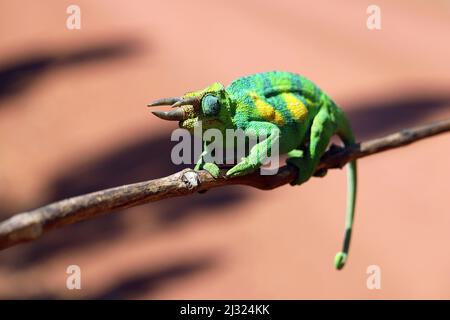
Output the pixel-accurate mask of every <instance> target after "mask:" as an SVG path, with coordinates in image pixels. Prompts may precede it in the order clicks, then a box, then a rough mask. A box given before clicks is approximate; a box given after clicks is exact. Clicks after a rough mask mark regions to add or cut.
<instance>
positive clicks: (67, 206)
mask: <svg viewBox="0 0 450 320" xmlns="http://www.w3.org/2000/svg"><path fill="white" fill-rule="evenodd" d="M447 131H450V119H448V120H444V121H440V122H435V123H432V124H429V125H425V126H419V127H415V128H411V129H406V130H402V131H400V132H397V133H394V134H391V135H388V136H385V137H382V138H378V139H373V140H369V141H366V142H362V143H359V144H355V145H352V146H349V147H346V148H341V147H337V146H332V147H331V148H330V150H328V151H327V152H326V153H325V155H324V156H323V157H322V160H321V162H320V164H319V165H318V167H317V169H316V170H320V169H333V168H342V167H343V166H344V165H345V164H346V163H347V162H349V161H351V160H354V159H358V158H363V157H366V156H369V155H372V154H375V153H378V152H382V151H385V150H389V149H393V148H398V147H402V146H404V145H407V144H410V143H412V142H415V141H418V140H420V139H424V138H427V137H430V136H433V135H437V134H439V133H443V132H447ZM224 172H225V171H224V170H222V172H221V176H220V177H219V178H217V179H214V178H213V177H212V176H211V175H210V174H209V173H208V172H207V171H204V170H201V171H194V170H192V169H185V170H182V171H180V172H177V173H175V174H172V175H170V176H167V177H164V178H160V179H155V180H149V181H145V182H139V183H133V184H129V185H124V186H120V187H115V188H111V189H106V190H101V191H97V192H93V193H89V194H86V195H82V196H77V197H73V198H69V199H65V200H61V201H58V202H55V203H52V204H49V205H46V206H44V207H41V208H38V209H35V210H31V211H28V212H24V213H19V214H16V215H14V216H12V217H11V218H9V219H7V220H5V221H3V222H1V223H0V250H1V249H5V248H8V247H11V246H13V245H16V244H18V243H21V242H27V241H32V240H35V239H37V238H39V237H41V236H42V235H43V234H44V233H46V232H48V231H50V230H53V229H56V228H60V227H63V226H66V225H70V224H72V223H75V222H78V221H82V220H87V219H92V218H95V217H97V216H100V215H102V214H105V213H109V212H111V211H114V210H117V209H122V208H128V207H133V206H137V205H141V204H144V203H148V202H155V201H159V200H162V199H167V198H172V197H180V196H186V195H189V194H193V193H195V192H199V191H205V190H208V189H213V188H218V187H222V186H226V185H227V186H228V185H247V186H251V187H255V188H258V189H263V190H270V189H274V188H277V187H280V186H282V185H285V184H287V183H289V182H291V181H292V180H294V179H295V178H296V174H297V172H296V169H295V168H293V167H291V166H284V167H281V168H280V169H279V171H278V173H277V174H276V175H266V176H261V175H260V174H259V172H255V173H253V174H250V175H246V176H242V177H236V178H225V176H224Z"/></svg>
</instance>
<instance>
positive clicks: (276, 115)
mask: <svg viewBox="0 0 450 320" xmlns="http://www.w3.org/2000/svg"><path fill="white" fill-rule="evenodd" d="M250 97H251V98H252V99H253V102H254V103H255V105H256V109H257V110H258V113H259V115H260V116H261V117H262V118H263V119H264V120H266V121H269V122H272V123H275V124H277V125H279V126H282V125H284V118H283V115H282V114H281V113H280V112H279V111H278V110H275V109H274V107H272V106H271V105H270V104H269V103H267V102H266V101H265V100H264V99H261V97H260V96H258V94H257V93H256V92H254V91H252V92H250Z"/></svg>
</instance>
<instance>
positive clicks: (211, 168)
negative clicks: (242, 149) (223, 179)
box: [203, 162, 220, 179]
mask: <svg viewBox="0 0 450 320" xmlns="http://www.w3.org/2000/svg"><path fill="white" fill-rule="evenodd" d="M203 169H204V170H206V171H208V172H209V174H210V175H212V176H213V177H214V178H215V179H217V178H218V177H219V175H220V169H219V167H218V166H217V165H216V164H214V163H209V162H208V163H205V164H204V165H203Z"/></svg>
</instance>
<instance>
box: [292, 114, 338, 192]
mask: <svg viewBox="0 0 450 320" xmlns="http://www.w3.org/2000/svg"><path fill="white" fill-rule="evenodd" d="M335 132H336V125H335V124H334V122H333V121H332V120H331V119H330V116H329V112H328V110H327V109H326V108H324V109H322V110H320V111H319V113H318V114H317V115H316V117H315V118H314V120H313V123H312V126H311V133H310V140H309V141H310V142H309V146H308V147H307V148H306V149H305V150H304V151H303V153H299V152H298V151H299V150H292V151H291V152H289V153H288V156H289V157H288V159H287V160H286V162H287V163H288V164H290V165H293V166H294V167H296V168H297V169H298V176H297V178H296V179H295V180H294V181H292V182H291V185H299V184H302V183H304V182H306V181H308V180H309V178H311V176H313V175H315V176H318V177H323V176H325V174H326V170H322V171H320V172H318V173H317V174H314V172H315V169H316V167H317V165H318V163H319V161H320V158H321V157H322V155H323V154H324V153H325V151H326V149H327V146H328V144H329V142H330V139H331V137H332V136H333V134H334V133H335Z"/></svg>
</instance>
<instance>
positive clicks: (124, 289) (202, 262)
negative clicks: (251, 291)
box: [90, 257, 217, 299]
mask: <svg viewBox="0 0 450 320" xmlns="http://www.w3.org/2000/svg"><path fill="white" fill-rule="evenodd" d="M216 261H217V258H216V257H201V258H197V259H195V260H192V261H188V260H186V261H180V262H177V263H173V264H171V265H168V266H165V267H163V268H161V269H159V270H151V271H149V272H143V273H138V274H133V275H132V276H130V277H128V278H127V279H123V280H122V281H119V283H117V284H115V285H114V286H113V287H111V288H108V289H106V290H104V292H102V293H100V294H98V295H96V296H94V297H90V299H132V298H133V297H137V296H139V295H143V294H146V295H148V294H151V293H153V292H154V291H156V290H157V289H158V288H159V287H161V286H163V285H165V284H167V283H168V282H171V281H177V280H180V279H182V278H185V277H187V276H192V275H194V274H196V273H199V272H202V271H205V270H208V269H210V268H211V267H212V266H213V265H214V264H215V263H216Z"/></svg>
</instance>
